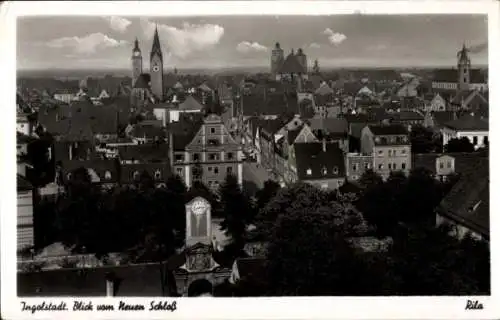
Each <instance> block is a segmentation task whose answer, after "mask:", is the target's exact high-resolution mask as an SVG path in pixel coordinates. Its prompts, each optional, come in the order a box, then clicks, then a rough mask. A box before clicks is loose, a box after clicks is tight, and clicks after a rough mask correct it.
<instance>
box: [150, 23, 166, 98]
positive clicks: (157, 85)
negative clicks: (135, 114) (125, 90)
mask: <svg viewBox="0 0 500 320" xmlns="http://www.w3.org/2000/svg"><path fill="white" fill-rule="evenodd" d="M149 68H150V70H149V73H150V74H151V91H152V93H153V95H154V96H155V97H156V98H158V99H159V100H160V101H161V100H163V54H162V52H161V45H160V37H159V36H158V27H156V29H155V34H154V38H153V47H152V48H151V57H150V64H149Z"/></svg>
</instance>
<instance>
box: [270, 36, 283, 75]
mask: <svg viewBox="0 0 500 320" xmlns="http://www.w3.org/2000/svg"><path fill="white" fill-rule="evenodd" d="M284 60H285V57H284V55H283V49H281V47H280V44H279V42H276V46H275V47H274V49H273V51H272V52H271V74H272V75H274V76H275V75H276V73H277V72H278V70H279V68H280V67H281V65H282V64H283V61H284Z"/></svg>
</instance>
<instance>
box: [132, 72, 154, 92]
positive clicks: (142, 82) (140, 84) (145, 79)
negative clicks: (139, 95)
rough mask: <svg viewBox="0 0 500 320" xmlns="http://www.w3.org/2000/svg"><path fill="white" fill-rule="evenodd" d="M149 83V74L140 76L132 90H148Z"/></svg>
mask: <svg viewBox="0 0 500 320" xmlns="http://www.w3.org/2000/svg"><path fill="white" fill-rule="evenodd" d="M150 82H151V76H150V75H149V74H146V73H143V74H141V75H140V76H139V77H138V78H137V80H136V81H135V84H134V89H149V83H150Z"/></svg>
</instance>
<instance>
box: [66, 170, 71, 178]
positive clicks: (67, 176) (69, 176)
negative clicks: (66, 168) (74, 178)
mask: <svg viewBox="0 0 500 320" xmlns="http://www.w3.org/2000/svg"><path fill="white" fill-rule="evenodd" d="M66 179H68V180H71V172H70V173H68V174H67V175H66Z"/></svg>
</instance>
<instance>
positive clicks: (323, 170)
mask: <svg viewBox="0 0 500 320" xmlns="http://www.w3.org/2000/svg"><path fill="white" fill-rule="evenodd" d="M321 173H322V174H323V175H324V176H326V174H327V173H328V170H327V169H326V167H323V169H321Z"/></svg>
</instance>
